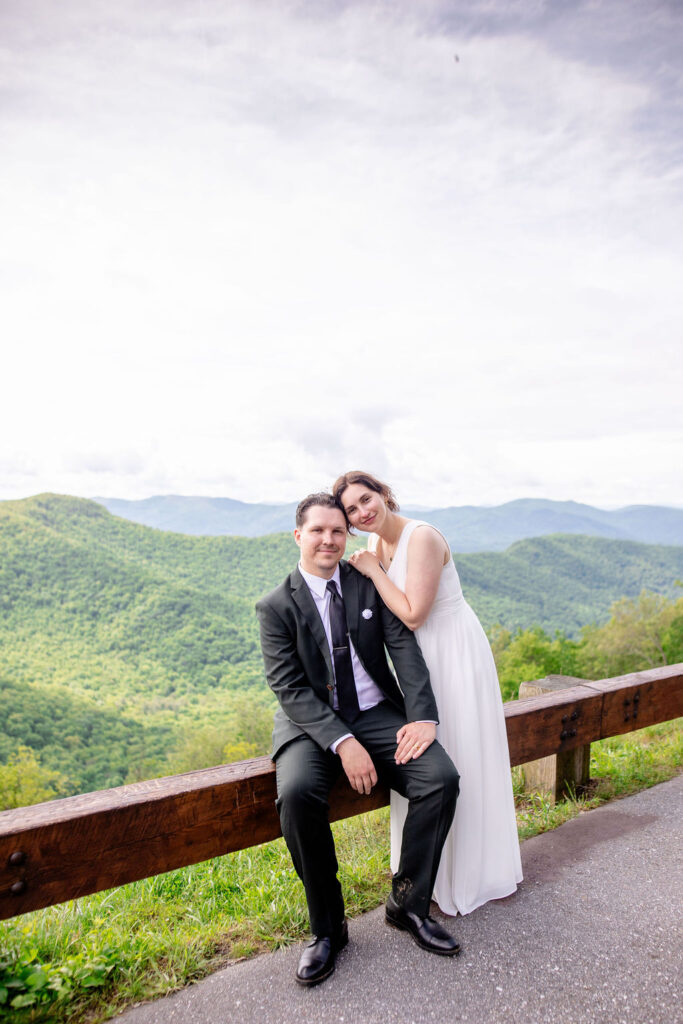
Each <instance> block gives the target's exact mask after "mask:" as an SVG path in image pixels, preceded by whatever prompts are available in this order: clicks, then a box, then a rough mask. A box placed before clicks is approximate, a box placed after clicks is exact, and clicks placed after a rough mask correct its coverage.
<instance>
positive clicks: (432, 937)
mask: <svg viewBox="0 0 683 1024" xmlns="http://www.w3.org/2000/svg"><path fill="white" fill-rule="evenodd" d="M386 921H387V924H390V925H392V926H393V927H394V928H401V929H402V930H403V931H406V932H410V934H411V935H412V937H413V938H414V939H415V941H416V942H417V944H418V946H421V947H422V949H426V950H428V951H429V952H430V953H438V954H439V956H455V955H456V953H459V952H460V946H459V944H458V943H457V942H456V941H455V939H454V938H453V936H452V935H450V934H449V933H448V932H447V931H446V929H445V928H442V927H441V925H440V924H439V923H438V922H437V921H435V920H434V918H433V917H420V915H419V914H412V913H411V912H410V911H409V910H404V909H403V907H399V905H398V903H397V902H396V900H395V899H394V897H393V896H390V897H389V899H388V900H387V905H386Z"/></svg>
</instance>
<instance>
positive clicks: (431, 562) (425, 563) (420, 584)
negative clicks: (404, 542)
mask: <svg viewBox="0 0 683 1024" xmlns="http://www.w3.org/2000/svg"><path fill="white" fill-rule="evenodd" d="M447 555H448V549H447V547H446V543H445V541H444V539H443V537H442V536H441V534H440V533H438V532H437V531H436V530H433V529H432V528H431V527H427V528H426V529H424V528H422V527H417V528H416V529H415V531H414V532H413V535H412V537H411V538H410V540H409V541H408V569H407V573H406V592H405V594H404V593H403V591H401V590H399V588H398V587H397V586H396V584H395V583H392V582H391V580H390V579H389V577H388V576H387V575H386V573H385V572H384V570H383V569H382V566H381V565H380V562H379V559H378V557H377V555H375V554H373V553H372V552H371V551H356V552H355V553H354V554H353V555H352V556H351V558H350V559H349V561H350V562H351V564H352V565H353V566H354V568H356V569H358V571H359V572H361V573H362V574H363V575H364V576H368V577H369V578H370V579H371V580H372V582H373V583H374V584H375V587H376V588H377V590H378V592H379V595H380V597H381V598H382V600H383V601H384V603H385V605H386V606H387V608H389V609H390V610H391V611H392V612H393V613H394V615H396V616H397V617H398V618H399V619H400V620H401V622H403V623H405V625H406V626H408V627H409V629H418V628H419V627H420V626H421V625H422V624H423V622H424V621H425V619H426V618H427V616H428V615H429V613H430V611H431V610H432V605H433V604H434V599H435V597H436V592H437V590H438V589H439V580H440V578H441V572H442V570H443V567H444V564H445V559H446V558H447Z"/></svg>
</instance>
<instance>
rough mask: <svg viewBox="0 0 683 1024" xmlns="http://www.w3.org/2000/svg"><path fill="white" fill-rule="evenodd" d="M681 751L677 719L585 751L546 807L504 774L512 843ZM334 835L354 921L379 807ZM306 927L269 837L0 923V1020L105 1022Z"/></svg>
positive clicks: (376, 880) (374, 851)
mask: <svg viewBox="0 0 683 1024" xmlns="http://www.w3.org/2000/svg"><path fill="white" fill-rule="evenodd" d="M682 746H683V736H682V731H681V729H680V723H676V722H669V723H666V724H664V725H659V726H653V727H651V728H649V729H644V730H641V731H640V732H638V733H631V734H630V735H628V736H621V737H616V738H613V739H609V740H603V741H602V742H601V743H595V744H593V746H592V759H591V777H592V778H593V779H594V780H595V781H594V784H593V786H592V789H591V791H590V792H589V794H588V795H586V796H585V797H581V798H579V799H575V800H565V801H562V802H561V803H558V804H557V805H553V804H551V803H550V802H549V801H546V800H544V799H543V798H542V797H533V798H531V799H529V798H527V797H526V796H525V795H524V792H523V781H522V773H521V770H520V769H515V770H514V773H513V782H514V787H515V797H516V802H517V818H518V825H519V833H520V838H527V837H529V836H532V835H536V834H537V833H539V832H543V831H546V830H547V829H552V828H555V827H556V826H557V825H560V824H562V823H563V822H564V821H567V820H568V819H569V818H572V817H574V816H575V815H576V814H580V813H582V812H583V811H586V810H588V809H590V808H591V807H595V806H597V805H598V804H599V803H602V802H603V801H605V800H610V799H612V798H614V797H619V796H625V795H628V794H629V793H634V792H637V791H638V790H640V789H644V788H647V787H648V786H652V785H654V784H655V783H657V782H661V781H664V780H665V779H668V778H671V777H672V776H673V775H674V774H676V772H677V770H678V769H679V766H680V764H681V760H682V758H681V753H682ZM333 827H334V832H335V837H336V843H337V852H338V859H339V863H340V878H341V882H342V886H343V889H344V895H345V898H346V904H347V912H348V914H349V915H350V916H353V915H356V914H360V913H362V912H364V911H366V910H370V909H372V908H373V907H376V906H378V905H379V904H380V903H381V902H382V901H383V900H384V899H385V898H386V895H387V892H388V888H389V843H388V833H389V827H388V809H387V808H383V809H381V810H379V811H373V812H371V813H369V814H366V815H362V816H360V817H358V818H351V819H349V820H347V821H342V822H337V823H336V824H335V825H334V826H333ZM307 928H308V920H307V913H306V905H305V901H304V897H303V891H302V888H301V885H300V883H299V881H298V879H297V878H296V875H295V873H294V870H293V868H292V865H291V861H290V858H289V854H288V852H287V850H286V848H285V846H284V844H283V842H282V840H277V841H276V842H273V843H267V844H265V845H264V846H260V847H254V848H252V849H249V850H243V851H241V852H239V853H234V854H230V855H229V856H227V857H221V858H218V859H215V860H211V861H207V862H205V863H204V864H197V865H194V866H192V867H188V868H183V869H181V870H179V871H172V872H169V873H168V874H166V875H159V876H157V877H155V878H149V879H145V880H144V881H141V882H135V883H133V884H132V885H127V886H122V887H121V888H120V889H112V890H110V891H108V892H105V893H99V894H96V895H94V896H88V897H85V898H83V899H80V900H74V901H72V902H70V903H65V904H61V905H60V906H57V907H51V908H48V909H46V910H41V911H36V912H34V913H32V914H26V915H24V916H23V917H20V918H15V919H13V920H11V921H7V922H4V923H2V924H0V949H1V950H2V952H1V953H0V1016H3V1017H4V1018H5V1019H9V1018H10V1017H11V1020H12V1021H13V1022H16V1024H28V1022H31V1024H32V1022H38V1021H40V1022H48V1021H49V1022H54V1024H62V1022H67V1021H68V1022H70V1024H78V1022H86V1021H87V1022H95V1021H101V1020H105V1019H106V1018H107V1017H110V1016H112V1015H113V1014H114V1013H116V1012H117V1010H119V1009H120V1008H121V1007H122V1006H125V1005H127V1004H130V1003H132V1002H137V1001H139V1000H143V999H150V998H152V997H154V996H158V995H161V994H163V993H168V992H171V991H173V990H174V989H176V988H179V987H180V986H182V985H184V984H186V983H187V982H189V981H192V980H194V979H197V978H200V977H202V976H203V975H205V974H207V973H209V972H210V971H211V970H213V969H215V968H216V967H218V966H220V965H221V964H225V963H227V962H229V961H230V960H234V959H238V958H240V957H246V956H251V955H253V954H254V953H257V952H259V951H262V950H272V949H277V948H278V947H280V946H283V945H286V944H287V943H289V942H292V941H294V940H296V939H298V938H300V937H301V936H302V935H304V934H306V932H307ZM3 993H4V995H3ZM12 1002H14V1006H12V1005H11V1004H12ZM22 1002H23V1003H24V1005H23V1006H22V1005H21V1004H22Z"/></svg>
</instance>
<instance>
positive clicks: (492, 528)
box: [93, 494, 683, 552]
mask: <svg viewBox="0 0 683 1024" xmlns="http://www.w3.org/2000/svg"><path fill="white" fill-rule="evenodd" d="M93 500H94V501H96V502H98V503H99V504H101V505H104V507H105V508H106V509H107V510H108V511H109V512H111V513H112V514H113V515H116V516H120V517H121V518H122V519H128V520H130V521H131V522H134V523H141V524H142V525H143V526H153V527H155V528H156V529H158V530H171V531H172V532H174V533H185V534H189V535H191V536H213V537H218V536H225V535H231V536H236V537H262V536H265V535H266V534H270V533H280V532H285V531H289V530H291V529H292V528H293V525H294V510H295V508H296V502H290V503H289V504H286V505H278V504H272V505H271V504H265V503H263V504H256V503H250V502H244V501H236V500H234V499H233V498H208V497H186V496H183V495H177V494H167V495H157V496H155V497H152V498H144V499H143V500H140V501H127V500H125V499H123V498H94V499H93ZM403 511H404V513H405V514H406V515H408V516H412V517H413V518H415V519H426V520H427V521H428V522H430V523H433V524H434V526H438V528H439V529H440V530H441V531H442V532H443V533H444V534H445V536H446V538H447V539H448V542H449V544H450V545H451V547H452V548H453V550H454V551H464V552H468V551H504V550H505V549H506V548H508V547H509V546H510V544H513V543H514V542H515V541H518V540H525V539H527V538H529V537H544V536H548V535H549V534H554V533H577V534H583V535H584V536H588V537H605V538H607V539H609V540H634V541H639V542H641V543H644V544H675V545H683V509H677V508H669V507H666V506H662V505H630V506H628V507H626V508H621V509H616V510H613V511H608V510H606V509H600V508H594V507H593V506H592V505H582V504H580V503H579V502H575V501H550V500H547V499H543V498H520V499H518V500H517V501H508V502H506V503H505V504H504V505H496V506H493V507H490V508H487V507H483V506H477V505H461V506H452V507H449V508H439V509H431V510H430V509H423V508H419V509H411V508H406V509H404V510H403Z"/></svg>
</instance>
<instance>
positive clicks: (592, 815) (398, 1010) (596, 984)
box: [118, 776, 683, 1024]
mask: <svg viewBox="0 0 683 1024" xmlns="http://www.w3.org/2000/svg"><path fill="white" fill-rule="evenodd" d="M682 812H683V776H679V777H678V778H676V779H673V780H672V781H670V782H665V783H662V784H661V785H659V786H656V787H654V788H653V789H649V790H646V791H645V792H642V793H638V794H637V795H636V796H632V797H628V798H627V799H625V800H619V801H615V802H613V803H610V804H607V805H605V806H603V807H600V808H598V809H597V810H594V811H589V812H587V813H584V814H582V815H580V816H579V817H578V818H575V819H574V820H572V821H570V822H567V824H566V825H563V826H561V828H558V829H556V830H555V831H553V832H548V833H546V834H545V835H541V836H536V837H534V838H533V839H528V840H527V841H526V842H525V843H523V844H522V864H523V868H524V882H523V883H522V885H521V886H520V888H519V890H518V891H517V893H516V894H515V895H514V896H510V897H508V898H507V899H505V900H498V901H496V902H494V903H489V904H486V905H485V906H484V907H480V908H479V910H476V911H475V912H474V913H472V914H469V915H468V916H467V917H465V918H456V919H453V918H442V917H441V915H439V914H438V913H435V916H437V917H439V918H440V919H441V920H443V921H444V923H445V924H446V927H448V928H449V929H450V930H451V931H452V932H453V933H454V934H456V935H457V937H458V939H459V941H460V942H461V943H462V947H463V952H462V953H461V954H460V956H458V957H455V958H453V959H446V958H441V957H437V956H434V955H433V954H430V953H426V952H423V951H422V950H421V949H419V948H418V947H417V946H416V945H415V944H414V943H413V941H412V940H411V938H410V937H409V936H408V935H407V934H406V933H405V932H398V931H396V930H395V929H393V928H388V927H387V926H386V925H385V923H384V911H383V908H380V909H378V910H374V911H372V912H371V913H369V914H365V915H364V916H363V917H360V918H356V919H354V920H352V921H351V922H350V924H349V935H350V938H349V945H348V946H347V948H346V949H344V950H342V952H341V953H340V954H339V956H338V958H337V968H336V971H335V973H334V974H333V975H332V977H331V978H329V979H328V980H327V981H325V982H323V983H322V984H321V985H318V986H317V987H315V988H312V989H302V988H301V987H300V986H298V985H297V984H296V983H295V981H294V971H295V969H296V965H297V962H298V958H299V953H300V951H301V945H300V944H297V945H296V946H292V947H290V948H289V949H286V950H282V951H279V952H276V953H266V954H264V955H262V956H258V957H255V958H254V959H252V960H247V961H244V962H241V963H237V964H234V965H232V966H230V967H226V968H223V969H222V970H219V971H217V972H216V973H215V974H213V975H211V976H210V977H208V978H205V979H204V980H203V981H200V982H198V983H197V984H195V985H191V986H189V987H188V988H185V989H183V990H182V991H181V992H178V993H176V994H175V995H172V996H166V997H164V998H162V999H158V1000H156V1001H155V1002H153V1003H145V1004H143V1005H140V1006H137V1007H133V1008H131V1009H129V1010H126V1011H125V1012H124V1013H123V1014H121V1015H120V1017H119V1018H118V1019H119V1020H122V1021H124V1022H125V1024H232V1022H235V1024H422V1022H431V1021H438V1022H448V1024H450V1022H471V1024H498V1022H500V1024H622V1022H623V1024H677V1022H681V1021H683V1013H682V1012H681V1009H680V1006H679V1000H678V995H679V993H680V989H681V980H682V973H683V972H682V971H681V965H682V963H683V943H682V942H681V929H680V919H681V907H682V906H683V899H682V896H683V871H682V869H681V843H680V837H681V822H683V813H682Z"/></svg>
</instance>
